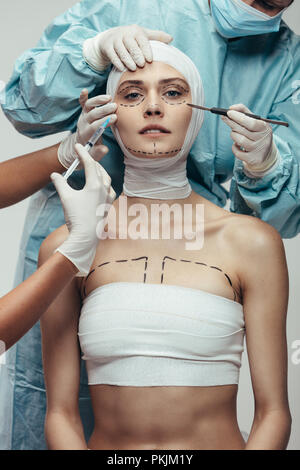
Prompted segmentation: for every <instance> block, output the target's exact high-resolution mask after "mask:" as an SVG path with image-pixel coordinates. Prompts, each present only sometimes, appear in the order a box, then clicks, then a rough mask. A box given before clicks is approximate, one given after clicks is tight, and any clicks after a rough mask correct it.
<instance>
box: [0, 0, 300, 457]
mask: <svg viewBox="0 0 300 470" xmlns="http://www.w3.org/2000/svg"><path fill="white" fill-rule="evenodd" d="M95 1H96V0H95ZM145 1H146V0H145ZM147 1H151V0H147ZM75 3H76V1H75V0H51V1H50V0H10V1H9V2H7V1H6V2H5V7H4V5H3V4H4V0H1V8H0V26H1V28H0V81H4V82H7V81H8V79H9V77H10V75H11V72H12V68H13V64H14V62H15V60H16V58H17V57H18V56H19V55H20V54H21V53H22V52H24V51H25V50H26V49H28V48H31V47H33V46H34V45H35V44H36V43H37V41H38V40H39V38H40V36H41V34H42V32H43V30H44V28H45V27H46V26H47V25H48V24H49V23H50V22H51V21H52V19H53V18H54V17H55V16H57V15H59V14H60V13H62V12H64V11H65V10H67V9H68V8H70V7H71V6H72V5H74V4H75ZM284 18H285V20H286V22H287V23H288V24H289V25H290V27H291V28H292V29H293V30H294V31H295V32H297V33H298V34H300V2H299V0H298V1H297V0H296V1H295V2H294V5H292V6H291V7H290V8H289V9H288V11H287V12H286V13H285V15H284ZM295 78H296V79H298V80H300V77H295ZM299 106H300V104H299ZM63 135H64V134H60V135H58V134H56V135H54V136H50V137H44V138H42V139H34V140H33V139H29V138H27V137H24V136H22V135H21V134H19V133H18V132H17V131H15V129H14V128H13V127H12V125H11V124H10V123H9V121H8V120H7V119H6V118H5V116H4V115H3V113H2V111H0V144H1V153H0V161H4V160H7V159H9V158H13V157H16V156H19V155H23V154H25V153H29V152H31V151H34V150H37V149H40V148H43V147H47V146H49V145H52V144H54V143H56V142H58V141H60V140H61V138H62V137H63ZM227 187H228V185H227ZM27 206H28V199H27V200H25V201H22V202H20V203H19V204H16V205H14V206H11V207H8V208H6V209H2V210H0V237H1V238H0V240H1V243H0V264H1V269H0V296H2V295H4V294H5V293H7V292H8V291H9V290H11V288H12V283H13V277H14V272H15V267H16V262H17V257H18V246H19V242H20V237H21V233H22V228H23V223H24V219H25V214H26V210H27ZM284 243H285V248H286V254H287V260H288V266H289V275H290V301H289V311H288V323H287V335H288V348H289V399H290V408H291V413H292V417H293V426H292V434H291V438H290V442H289V446H288V449H300V403H299V396H300V363H299V364H298V365H296V364H293V362H292V360H291V357H292V353H293V351H294V350H293V349H292V344H293V342H294V341H296V340H299V341H300V322H299V306H300V289H299V285H300V276H299V268H298V267H299V251H300V236H299V235H298V236H297V237H295V238H294V239H292V240H285V241H284ZM298 357H299V355H298ZM252 418H253V397H252V393H251V381H250V374H249V367H248V362H247V354H246V352H245V354H244V355H243V365H242V368H241V377H240V387H239V392H238V419H239V424H240V428H241V429H242V430H243V431H246V432H249V431H250V428H251V423H252Z"/></svg>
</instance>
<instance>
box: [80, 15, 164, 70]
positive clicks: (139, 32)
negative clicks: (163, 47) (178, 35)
mask: <svg viewBox="0 0 300 470" xmlns="http://www.w3.org/2000/svg"><path fill="white" fill-rule="evenodd" d="M150 39H154V40H156V41H161V42H165V43H166V44H168V43H169V42H170V41H172V39H173V38H172V36H170V34H167V33H165V32H163V31H155V30H152V29H147V28H142V27H140V26H138V25H135V24H134V25H131V26H117V27H115V28H110V29H108V30H107V31H103V32H102V33H99V34H97V35H96V36H95V37H93V38H89V39H86V40H85V41H84V43H83V57H84V60H85V61H86V62H87V63H88V64H89V65H90V66H91V67H92V68H93V69H95V70H97V71H102V70H105V69H106V68H107V67H108V65H109V64H110V63H112V64H113V65H115V66H116V68H117V69H118V70H120V72H124V71H125V70H126V68H125V67H127V68H128V69H129V70H136V66H137V65H138V67H143V66H144V65H145V59H146V61H147V62H152V60H153V57H152V50H151V47H150V44H149V40H150ZM124 66H125V67H124Z"/></svg>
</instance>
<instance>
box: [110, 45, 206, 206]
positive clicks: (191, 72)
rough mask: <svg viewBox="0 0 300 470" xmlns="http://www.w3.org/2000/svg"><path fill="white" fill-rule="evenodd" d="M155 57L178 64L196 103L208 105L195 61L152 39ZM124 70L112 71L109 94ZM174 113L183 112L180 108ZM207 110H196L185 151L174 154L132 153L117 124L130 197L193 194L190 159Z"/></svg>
mask: <svg viewBox="0 0 300 470" xmlns="http://www.w3.org/2000/svg"><path fill="white" fill-rule="evenodd" d="M150 44H151V47H152V51H153V60H154V61H157V62H163V63H165V64H168V65H170V66H172V67H174V68H175V69H176V70H178V72H180V73H181V74H182V75H183V76H184V77H185V79H186V80H187V82H188V84H189V86H190V88H191V95H192V102H193V103H195V104H200V105H203V104H204V92H203V85H202V80H201V77H200V75H199V72H198V70H197V68H196V66H195V65H194V63H193V62H192V61H191V59H190V58H189V57H188V56H186V55H185V54H184V53H183V52H181V51H180V50H179V49H176V48H175V47H173V46H169V45H167V44H164V43H162V42H159V41H150ZM123 73H124V72H119V71H118V70H117V69H116V68H115V67H113V69H112V70H111V72H110V74H109V77H108V82H107V88H106V93H107V94H109V95H111V96H112V97H113V99H114V97H115V94H116V92H117V88H118V84H119V82H120V78H121V76H122V75H123ZM174 112H177V113H178V112H179V113H180V107H179V109H178V108H177V109H176V110H175V109H174ZM203 117H204V113H203V111H201V110H197V109H192V117H191V121H190V124H189V127H188V130H187V133H186V137H185V140H184V143H183V146H182V148H181V150H180V151H179V152H178V153H177V155H175V156H174V157H163V158H155V159H152V158H151V159H150V158H147V157H146V158H145V157H136V156H134V155H132V154H131V153H130V152H129V150H127V148H126V147H125V146H124V144H123V142H122V140H121V137H120V134H119V132H118V130H117V129H116V127H115V126H112V127H111V128H112V131H113V133H114V135H115V137H116V140H117V142H118V144H119V145H120V147H121V149H122V151H123V153H124V164H125V174H124V185H123V192H124V194H125V195H126V196H131V197H144V198H151V199H183V198H187V197H188V196H189V195H190V194H191V191H192V189H191V186H190V183H189V181H188V179H187V176H186V160H187V157H188V154H189V151H190V149H191V147H192V145H193V143H194V140H195V139H196V137H197V135H198V133H199V130H200V128H201V126H202V123H203Z"/></svg>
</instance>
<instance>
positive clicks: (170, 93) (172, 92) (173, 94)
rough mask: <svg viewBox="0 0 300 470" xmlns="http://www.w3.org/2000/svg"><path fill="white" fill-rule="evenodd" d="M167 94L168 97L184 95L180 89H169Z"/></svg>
mask: <svg viewBox="0 0 300 470" xmlns="http://www.w3.org/2000/svg"><path fill="white" fill-rule="evenodd" d="M166 95H167V97H168V98H178V97H180V96H182V93H180V91H177V90H169V91H167V92H166Z"/></svg>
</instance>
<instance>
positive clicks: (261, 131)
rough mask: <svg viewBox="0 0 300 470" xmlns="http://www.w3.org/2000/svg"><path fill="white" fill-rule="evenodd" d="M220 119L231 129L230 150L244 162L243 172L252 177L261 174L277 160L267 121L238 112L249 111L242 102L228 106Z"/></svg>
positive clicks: (270, 128)
mask: <svg viewBox="0 0 300 470" xmlns="http://www.w3.org/2000/svg"><path fill="white" fill-rule="evenodd" d="M229 109H230V111H228V112H227V116H228V117H225V116H222V120H223V121H224V122H225V123H226V124H227V125H228V126H229V127H230V128H231V129H232V132H231V134H230V136H231V138H232V140H233V142H234V144H233V146H232V151H233V153H234V155H235V156H236V158H239V159H240V160H242V161H243V163H244V168H245V173H246V174H247V175H249V176H252V177H256V176H257V177H261V176H263V175H264V174H265V173H266V172H267V171H268V170H270V168H272V167H273V166H274V165H275V163H276V162H277V161H278V157H279V153H278V150H277V147H276V145H275V143H274V141H273V130H272V127H271V125H270V124H269V123H267V122H264V121H260V120H259V119H253V118H251V117H248V116H246V115H245V114H243V113H241V112H239V111H244V112H246V113H251V111H250V110H249V109H248V108H247V107H246V106H245V105H243V104H235V105H232V106H230V108H229Z"/></svg>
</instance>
